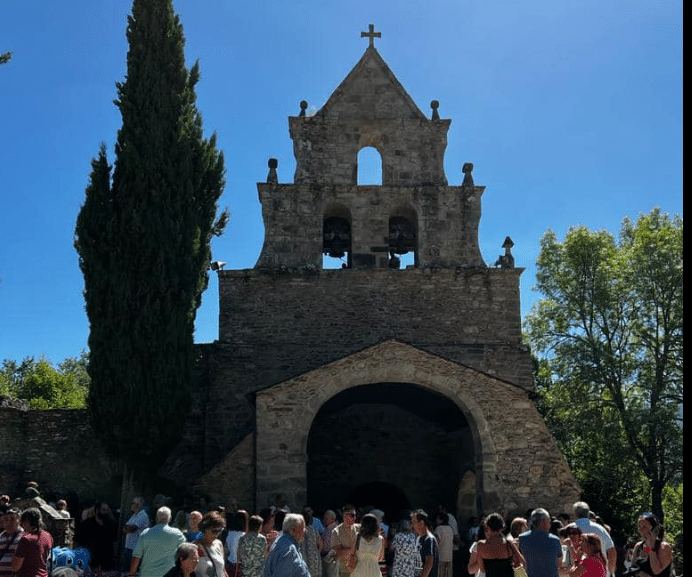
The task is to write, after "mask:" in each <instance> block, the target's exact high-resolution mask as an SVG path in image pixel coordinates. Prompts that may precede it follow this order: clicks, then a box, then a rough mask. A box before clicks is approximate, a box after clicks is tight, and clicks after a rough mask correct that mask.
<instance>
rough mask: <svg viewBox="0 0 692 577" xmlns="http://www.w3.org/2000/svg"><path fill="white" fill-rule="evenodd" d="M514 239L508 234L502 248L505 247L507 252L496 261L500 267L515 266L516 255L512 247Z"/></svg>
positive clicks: (496, 264)
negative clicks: (513, 253)
mask: <svg viewBox="0 0 692 577" xmlns="http://www.w3.org/2000/svg"><path fill="white" fill-rule="evenodd" d="M513 246H514V241H513V240H512V239H511V238H509V237H508V236H507V237H505V242H503V243H502V248H504V249H505V254H501V255H500V256H499V257H498V259H497V260H496V261H495V266H499V267H500V268H514V256H513V255H512V247H513Z"/></svg>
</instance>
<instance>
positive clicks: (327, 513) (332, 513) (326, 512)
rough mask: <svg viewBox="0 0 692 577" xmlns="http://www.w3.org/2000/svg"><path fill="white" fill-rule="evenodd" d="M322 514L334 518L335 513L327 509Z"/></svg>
mask: <svg viewBox="0 0 692 577" xmlns="http://www.w3.org/2000/svg"><path fill="white" fill-rule="evenodd" d="M324 516H325V517H331V518H332V519H336V513H335V512H334V511H332V510H331V509H327V510H326V511H325V512H324Z"/></svg>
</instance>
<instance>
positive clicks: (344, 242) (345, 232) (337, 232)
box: [322, 212, 351, 269]
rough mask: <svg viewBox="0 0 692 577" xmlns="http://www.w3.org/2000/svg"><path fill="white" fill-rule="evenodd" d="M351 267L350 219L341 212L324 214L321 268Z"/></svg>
mask: <svg viewBox="0 0 692 577" xmlns="http://www.w3.org/2000/svg"><path fill="white" fill-rule="evenodd" d="M350 267H351V219H350V218H349V217H348V216H347V215H345V214H343V212H342V214H333V215H331V216H325V218H324V221H323V223H322V268H323V269H335V268H350Z"/></svg>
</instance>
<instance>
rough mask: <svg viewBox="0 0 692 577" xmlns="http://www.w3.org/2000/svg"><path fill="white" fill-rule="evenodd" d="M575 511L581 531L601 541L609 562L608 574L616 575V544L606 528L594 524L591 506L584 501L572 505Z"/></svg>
mask: <svg viewBox="0 0 692 577" xmlns="http://www.w3.org/2000/svg"><path fill="white" fill-rule="evenodd" d="M572 510H573V511H574V516H575V517H576V518H575V519H574V523H575V524H576V526H577V527H579V528H580V529H581V532H582V533H595V534H596V535H598V537H599V539H600V540H601V552H602V553H603V556H604V557H605V558H606V561H607V562H608V574H609V575H615V563H616V561H617V551H616V550H615V544H614V543H613V539H612V538H611V536H610V534H609V533H608V531H606V529H605V527H603V526H602V525H599V524H598V523H594V522H593V521H591V519H589V513H590V510H589V505H588V503H585V502H584V501H577V502H576V503H575V504H574V505H572Z"/></svg>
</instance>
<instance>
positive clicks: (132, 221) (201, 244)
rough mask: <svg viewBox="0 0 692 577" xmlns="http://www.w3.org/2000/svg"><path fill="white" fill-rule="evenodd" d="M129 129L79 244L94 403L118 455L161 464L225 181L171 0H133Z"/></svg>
mask: <svg viewBox="0 0 692 577" xmlns="http://www.w3.org/2000/svg"><path fill="white" fill-rule="evenodd" d="M127 39H128V42H129V51H128V55H127V75H126V79H125V81H124V82H122V83H118V84H117V96H118V97H117V100H116V101H115V104H116V106H117V107H118V108H119V109H120V113H121V116H122V127H121V128H120V130H119V132H118V137H117V142H116V145H115V162H114V165H113V170H112V175H111V166H109V163H108V159H107V154H106V149H105V146H103V145H102V146H101V149H100V151H99V154H98V156H97V157H96V158H95V159H94V160H93V161H92V171H91V176H90V180H89V184H88V186H87V189H86V200H85V202H84V205H83V206H82V209H81V211H80V213H79V216H78V219H77V225H76V231H75V247H76V249H77V252H78V253H79V257H80V266H81V269H82V273H83V275H84V297H85V301H86V311H87V315H88V318H89V322H90V336H89V349H90V363H89V374H90V376H91V378H92V387H91V389H90V394H89V398H88V405H89V408H90V410H91V413H92V415H93V417H94V424H95V427H96V430H97V432H98V433H99V436H100V438H101V440H102V442H103V443H104V445H105V446H106V448H107V449H108V450H109V452H110V453H111V454H113V455H114V456H117V457H121V458H123V459H125V461H126V463H127V464H128V465H129V466H130V467H131V468H132V469H138V470H139V471H141V472H144V471H147V472H149V471H151V470H152V469H154V468H155V467H156V465H157V464H159V463H160V462H161V461H162V460H163V459H164V458H165V457H166V456H167V454H168V452H169V451H170V449H171V447H172V446H173V445H174V444H175V442H176V441H177V439H178V436H179V432H180V427H179V426H178V424H179V423H180V422H181V420H182V418H183V417H184V415H185V413H186V411H187V409H188V407H189V404H190V400H189V391H190V390H191V383H192V378H193V330H194V320H195V315H196V311H197V308H198V307H199V305H200V302H201V294H202V292H203V291H204V289H205V288H206V286H207V282H208V272H207V269H208V264H209V261H210V260H211V249H210V244H211V238H212V236H213V235H215V234H221V232H222V231H223V229H224V227H225V224H226V221H227V213H226V212H223V213H222V215H221V217H220V218H219V219H218V220H217V219H216V213H217V202H218V199H219V197H220V196H221V193H222V191H223V187H224V162H223V156H222V154H221V153H220V152H218V151H217V149H216V138H215V136H212V137H211V138H210V139H205V138H204V137H203V134H202V119H201V116H200V113H199V111H198V109H197V107H196V95H195V85H196V83H197V81H198V80H199V66H198V64H197V63H195V65H194V66H192V68H191V69H189V70H188V69H187V68H186V66H185V58H184V52H183V48H184V37H183V30H182V25H181V23H180V21H179V18H178V16H177V15H176V14H175V13H174V11H173V6H172V2H171V1H170V0H134V3H133V5H132V13H131V15H130V16H129V18H128V27H127Z"/></svg>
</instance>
